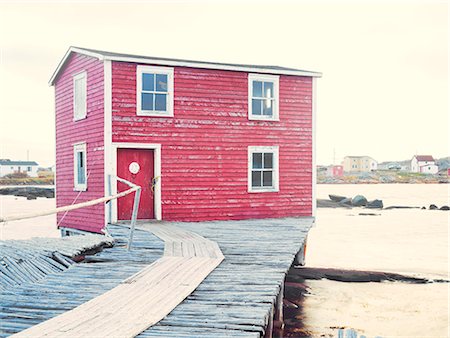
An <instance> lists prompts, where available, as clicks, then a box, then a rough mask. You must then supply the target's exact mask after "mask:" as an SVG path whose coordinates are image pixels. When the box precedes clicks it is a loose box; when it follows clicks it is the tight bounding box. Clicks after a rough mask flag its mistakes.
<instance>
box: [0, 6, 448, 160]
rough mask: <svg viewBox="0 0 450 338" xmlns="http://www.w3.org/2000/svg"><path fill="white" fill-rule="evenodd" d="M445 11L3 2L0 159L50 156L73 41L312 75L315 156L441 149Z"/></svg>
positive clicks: (407, 154) (380, 156)
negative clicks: (57, 90) (316, 75)
mask: <svg viewBox="0 0 450 338" xmlns="http://www.w3.org/2000/svg"><path fill="white" fill-rule="evenodd" d="M448 17H449V16H448V4H447V2H443V1H439V2H437V1H411V2H409V1H400V2H395V1H388V2H385V1H383V2H376V1H374V2H356V1H353V2H344V1H342V2H341V1H338V2H337V1H334V2H330V1H320V2H312V1H311V2H302V3H301V4H300V2H298V3H294V2H292V1H291V2H283V1H266V2H261V1H252V2H249V1H247V2H245V1H239V2H231V3H225V2H219V1H212V2H195V1H155V2H151V1H146V2H136V1H135V2H127V3H124V2H117V1H116V2H106V1H105V2H103V3H102V2H100V3H99V2H97V3H96V4H94V5H92V4H89V3H87V2H85V3H84V4H83V3H76V2H65V3H62V4H61V3H57V2H47V3H36V2H23V3H17V2H9V3H5V2H1V1H0V53H1V54H0V114H1V119H0V134H1V136H0V142H1V143H0V145H1V148H0V158H11V159H16V160H24V159H26V156H27V150H29V153H30V160H36V161H38V162H39V163H40V164H41V165H51V164H53V163H54V156H55V155H54V154H55V151H54V147H55V142H54V93H53V87H49V86H48V84H47V82H48V80H49V78H50V76H51V74H52V73H53V71H54V69H55V68H56V66H57V64H58V62H59V61H60V59H61V58H62V57H63V55H64V53H65V52H66V50H67V48H68V47H69V46H71V45H73V46H80V47H87V48H94V49H102V50H108V51H114V52H125V53H130V54H142V55H150V56H162V57H172V58H185V59H193V60H205V61H218V62H230V63H249V64H272V65H279V66H287V67H294V68H300V69H306V70H313V71H319V72H322V73H323V77H322V78H321V79H319V80H318V93H317V94H318V101H317V103H318V111H317V114H318V116H317V127H318V130H317V163H319V164H329V163H332V162H333V153H334V152H335V154H336V163H338V162H340V161H341V160H342V158H343V156H345V155H369V156H372V157H373V158H375V159H376V160H378V161H380V162H381V161H385V160H402V159H408V158H411V157H412V156H413V155H414V154H415V153H419V154H431V155H433V156H435V157H437V158H439V157H444V156H448V154H449V118H448V38H449V36H448Z"/></svg>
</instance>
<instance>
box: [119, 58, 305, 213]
mask: <svg viewBox="0 0 450 338" xmlns="http://www.w3.org/2000/svg"><path fill="white" fill-rule="evenodd" d="M279 86H280V88H279V92H280V104H279V107H280V121H279V122H267V121H249V120H248V103H247V102H248V101H247V100H248V98H247V96H248V74H247V73H244V72H233V71H219V70H204V69H193V68H185V67H176V68H175V71H174V91H175V95H174V96H175V100H174V117H165V118H159V117H144V116H137V115H136V64H132V63H124V62H113V64H112V97H113V102H112V109H113V116H112V131H113V142H137V143H160V144H161V145H162V150H161V157H162V163H161V173H162V181H161V183H162V217H163V219H165V220H173V221H175V220H184V221H203V220H220V219H245V218H266V217H287V216H309V215H311V196H312V190H311V182H312V172H311V167H312V135H311V132H312V117H311V114H312V79H311V78H309V77H298V76H280V84H279ZM276 145H278V146H279V157H280V161H279V168H280V189H279V192H265V193H248V192H247V190H248V187H247V170H248V168H247V151H248V146H276Z"/></svg>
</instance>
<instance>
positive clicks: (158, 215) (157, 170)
mask: <svg viewBox="0 0 450 338" xmlns="http://www.w3.org/2000/svg"><path fill="white" fill-rule="evenodd" d="M119 148H131V149H133V148H135V149H153V150H154V157H155V158H154V167H153V170H154V175H155V177H158V178H159V179H158V180H157V181H156V186H155V195H154V199H153V203H154V211H155V219H156V220H158V221H161V220H162V203H161V186H162V185H161V181H162V177H161V144H157V143H131V142H130V143H128V142H113V143H112V158H111V160H112V165H111V167H112V173H113V175H115V176H117V149H119ZM112 193H113V195H115V194H117V182H115V181H113V183H112ZM112 222H117V203H114V204H113V205H112Z"/></svg>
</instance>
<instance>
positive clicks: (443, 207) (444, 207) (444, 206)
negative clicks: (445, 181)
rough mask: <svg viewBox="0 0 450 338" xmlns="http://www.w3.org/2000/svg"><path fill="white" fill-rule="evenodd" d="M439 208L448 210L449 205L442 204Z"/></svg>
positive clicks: (449, 208)
mask: <svg viewBox="0 0 450 338" xmlns="http://www.w3.org/2000/svg"><path fill="white" fill-rule="evenodd" d="M439 210H445V211H448V210H450V207H449V206H448V205H443V206H442V207H440V208H439Z"/></svg>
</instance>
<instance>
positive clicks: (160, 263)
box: [14, 224, 224, 337]
mask: <svg viewBox="0 0 450 338" xmlns="http://www.w3.org/2000/svg"><path fill="white" fill-rule="evenodd" d="M141 228H142V229H144V230H147V231H150V232H152V233H153V234H154V235H156V236H158V237H159V238H160V239H162V240H163V241H164V243H165V248H164V256H163V257H162V258H160V259H158V260H157V261H155V262H154V263H152V264H151V265H149V266H148V267H146V268H145V269H143V270H141V271H140V272H138V273H137V274H135V275H134V276H132V277H130V278H128V279H126V280H125V281H123V282H122V283H121V284H120V285H119V286H117V287H115V288H114V289H112V290H110V291H108V292H106V293H104V294H102V295H100V296H98V297H96V298H94V299H92V300H90V301H88V302H86V303H84V304H82V305H80V306H78V307H76V308H74V309H73V310H70V311H67V312H65V313H63V314H61V315H59V316H57V317H54V318H52V319H50V320H47V321H45V322H42V323H41V324H38V325H35V326H32V327H31V328H29V329H27V330H24V331H22V332H19V333H18V334H16V335H14V337H83V336H89V337H134V336H136V335H138V334H139V333H141V332H143V331H144V330H146V329H147V328H148V327H150V326H152V325H154V324H156V323H157V322H159V321H160V320H161V319H163V318H164V317H165V316H166V315H167V314H169V313H170V312H171V311H172V310H173V309H174V308H175V307H176V306H177V305H178V304H179V303H181V302H182V301H183V300H184V299H185V298H186V297H187V296H189V295H190V294H191V293H192V292H193V291H194V290H195V289H196V288H197V286H199V284H200V283H201V282H202V281H203V280H204V279H205V278H206V277H207V276H208V275H209V274H210V272H211V271H213V270H214V269H215V268H216V267H217V266H218V265H219V264H220V263H221V262H222V260H223V259H224V256H223V254H222V252H221V250H220V248H219V246H218V245H217V243H215V242H213V241H210V240H208V239H206V238H204V237H202V236H199V235H197V234H195V233H193V232H191V231H188V230H184V229H181V228H178V227H176V226H173V225H157V224H143V225H142V226H141Z"/></svg>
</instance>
